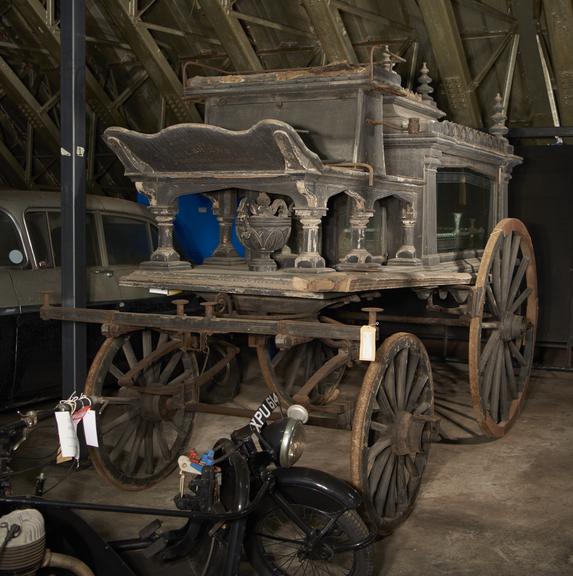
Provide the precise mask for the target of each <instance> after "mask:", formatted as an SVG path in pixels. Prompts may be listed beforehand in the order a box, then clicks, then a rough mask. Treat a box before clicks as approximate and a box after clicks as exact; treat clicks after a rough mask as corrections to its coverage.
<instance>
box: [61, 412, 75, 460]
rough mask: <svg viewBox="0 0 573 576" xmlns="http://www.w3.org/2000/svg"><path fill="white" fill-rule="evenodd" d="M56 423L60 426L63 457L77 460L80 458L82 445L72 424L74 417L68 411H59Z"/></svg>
mask: <svg viewBox="0 0 573 576" xmlns="http://www.w3.org/2000/svg"><path fill="white" fill-rule="evenodd" d="M56 423H57V424H58V436H59V438H60V447H61V451H62V456H63V457H64V458H75V459H76V460H77V459H78V458H79V457H80V443H79V442H78V437H77V434H76V429H75V426H74V424H73V422H72V415H71V414H70V413H69V412H68V411H62V412H60V411H58V412H56Z"/></svg>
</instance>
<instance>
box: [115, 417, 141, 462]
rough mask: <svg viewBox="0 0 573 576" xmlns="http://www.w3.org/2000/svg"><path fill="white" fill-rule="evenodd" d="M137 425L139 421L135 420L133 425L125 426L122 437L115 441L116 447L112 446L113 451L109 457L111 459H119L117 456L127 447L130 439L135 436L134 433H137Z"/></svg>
mask: <svg viewBox="0 0 573 576" xmlns="http://www.w3.org/2000/svg"><path fill="white" fill-rule="evenodd" d="M137 425H138V423H137V422H133V424H132V425H131V426H128V427H126V428H125V430H124V431H123V432H122V434H121V437H120V438H119V440H118V441H117V442H116V443H115V445H114V447H113V448H112V450H111V452H110V453H109V459H110V460H112V461H114V460H117V458H118V457H119V456H120V454H121V453H122V452H123V449H124V448H125V446H126V444H127V442H128V440H130V439H131V437H132V436H133V434H135V430H136V428H137Z"/></svg>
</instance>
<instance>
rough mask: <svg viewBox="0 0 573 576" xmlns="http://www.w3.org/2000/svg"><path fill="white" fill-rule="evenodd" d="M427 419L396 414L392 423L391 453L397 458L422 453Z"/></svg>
mask: <svg viewBox="0 0 573 576" xmlns="http://www.w3.org/2000/svg"><path fill="white" fill-rule="evenodd" d="M426 421H427V418H426V417H424V416H416V415H414V414H412V413H410V412H406V411H404V410H403V411H401V412H398V415H397V416H396V420H395V422H394V430H393V441H392V451H393V452H394V454H396V455H397V456H406V455H407V454H411V455H415V454H418V453H419V452H422V437H423V433H424V427H425V425H426Z"/></svg>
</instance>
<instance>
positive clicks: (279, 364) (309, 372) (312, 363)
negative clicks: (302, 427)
mask: <svg viewBox="0 0 573 576" xmlns="http://www.w3.org/2000/svg"><path fill="white" fill-rule="evenodd" d="M339 359H340V361H338V360H339ZM329 362H330V364H331V365H332V364H334V366H333V369H332V370H329V367H328V366H329V365H328V363H329ZM272 365H273V369H274V373H275V375H276V382H277V383H278V386H279V387H280V391H281V394H280V396H281V397H283V398H285V399H286V403H287V404H292V403H293V402H302V400H300V399H298V398H295V397H296V396H297V394H298V393H299V392H300V391H301V389H302V388H303V386H304V385H305V384H306V383H307V382H308V381H309V380H310V379H311V378H313V377H315V378H316V379H317V380H318V383H317V384H316V386H315V387H314V388H313V389H312V390H311V391H310V393H309V396H308V397H309V400H310V404H314V405H321V404H326V403H328V402H331V401H332V400H334V399H335V398H336V397H337V396H338V393H337V390H338V386H339V384H340V382H341V381H342V378H343V377H344V374H345V372H346V359H345V358H342V356H340V357H339V355H338V349H337V348H333V347H331V346H329V345H328V344H327V343H326V342H323V341H322V340H311V341H310V342H306V343H304V344H298V345H297V346H293V347H291V348H288V349H285V350H280V351H279V352H278V353H277V354H276V356H275V357H274V358H273V360H272ZM325 366H326V369H325V368H324V367H325ZM319 370H320V371H321V372H319ZM303 403H306V402H303Z"/></svg>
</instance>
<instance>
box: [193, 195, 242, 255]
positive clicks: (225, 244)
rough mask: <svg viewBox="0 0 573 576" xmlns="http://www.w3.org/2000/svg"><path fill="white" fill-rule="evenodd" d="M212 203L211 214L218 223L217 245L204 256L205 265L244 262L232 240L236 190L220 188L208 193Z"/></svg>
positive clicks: (235, 212) (235, 210)
mask: <svg viewBox="0 0 573 576" xmlns="http://www.w3.org/2000/svg"><path fill="white" fill-rule="evenodd" d="M208 196H209V199H210V200H211V202H212V203H213V214H215V216H216V217H217V222H218V223H219V245H218V246H217V247H216V248H215V250H214V251H213V254H211V256H209V257H208V258H205V261H204V262H203V264H204V265H205V266H238V265H241V264H244V263H245V259H244V258H241V257H240V256H239V254H238V253H237V251H236V250H235V247H234V246H233V242H232V232H233V222H234V221H235V216H236V214H237V192H236V190H222V191H221V192H213V193H212V194H208Z"/></svg>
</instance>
